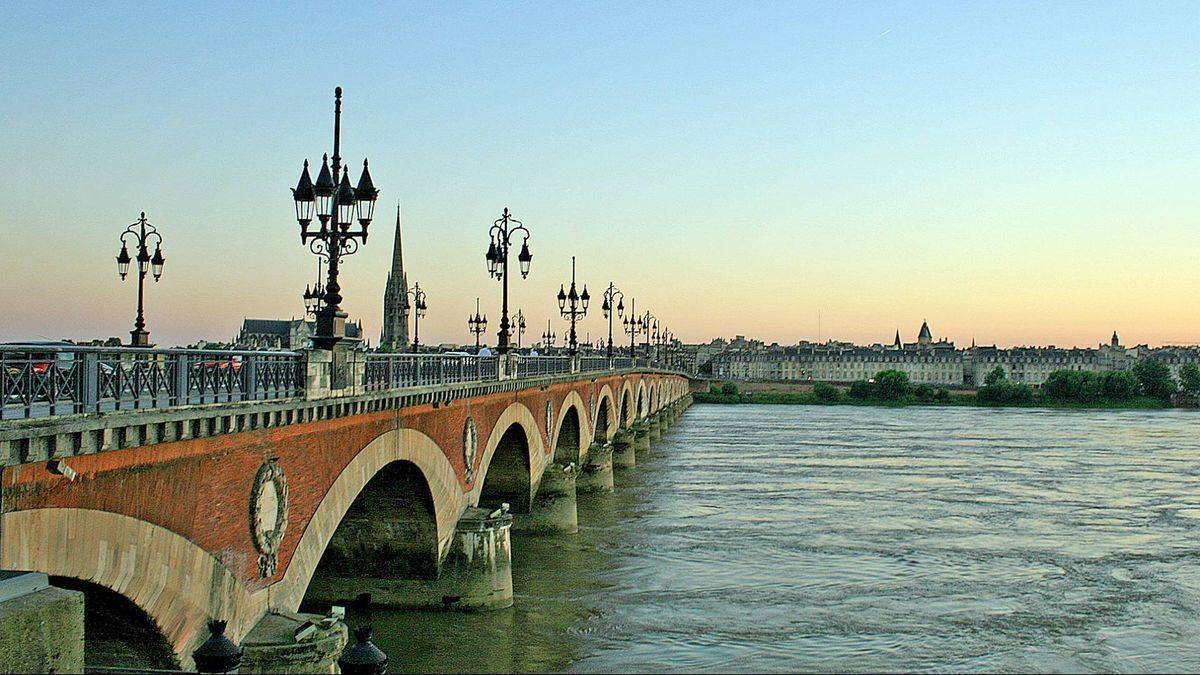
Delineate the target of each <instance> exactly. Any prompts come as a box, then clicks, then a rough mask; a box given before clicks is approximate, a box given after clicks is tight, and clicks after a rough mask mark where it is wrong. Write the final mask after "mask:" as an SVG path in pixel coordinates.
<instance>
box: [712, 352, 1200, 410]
mask: <svg viewBox="0 0 1200 675" xmlns="http://www.w3.org/2000/svg"><path fill="white" fill-rule="evenodd" d="M1198 396H1200V368H1197V367H1196V365H1195V364H1187V365H1185V366H1184V367H1183V368H1182V369H1181V370H1180V381H1179V382H1176V381H1175V378H1174V377H1172V376H1171V371H1170V369H1169V368H1168V367H1167V366H1166V364H1164V363H1162V362H1159V361H1156V360H1154V359H1146V360H1144V361H1141V362H1139V363H1138V364H1137V366H1135V367H1134V368H1133V370H1118V371H1111V372H1105V373H1095V372H1088V371H1079V370H1056V371H1054V372H1053V373H1050V376H1049V377H1048V378H1047V379H1046V382H1045V384H1044V385H1042V387H1041V389H1039V390H1037V391H1035V390H1034V389H1033V388H1032V387H1030V386H1029V385H1027V384H1021V383H1019V382H1013V381H1011V380H1009V379H1008V377H1007V375H1006V374H1005V372H1004V369H1003V368H1000V367H997V368H995V369H994V370H992V372H990V373H988V375H987V378H986V379H985V380H984V384H983V386H982V387H980V388H979V389H977V390H975V391H974V392H951V391H949V390H947V389H945V388H941V387H933V386H930V385H928V384H918V385H913V384H911V383H909V381H908V375H907V374H906V373H904V372H903V371H899V370H883V371H880V372H878V373H876V375H875V377H874V378H872V379H871V380H860V381H858V382H854V383H852V384H851V385H850V387H849V388H848V389H845V390H843V389H841V388H838V387H835V386H833V385H831V384H828V383H825V382H817V383H816V384H814V385H813V387H812V390H811V391H787V392H777V391H762V392H752V393H743V392H741V391H739V390H738V387H737V385H735V384H734V383H732V382H725V383H721V384H714V385H712V386H711V387H710V388H709V391H707V392H699V393H696V394H694V399H695V401H696V402H697V403H731V404H736V403H766V404H785V405H787V404H790V405H882V406H906V405H977V406H991V407H1025V408H1031V407H1051V408H1118V409H1146V408H1167V407H1171V406H1172V405H1182V406H1195V405H1196V400H1197V397H1198Z"/></svg>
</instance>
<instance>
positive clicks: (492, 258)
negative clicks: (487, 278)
mask: <svg viewBox="0 0 1200 675" xmlns="http://www.w3.org/2000/svg"><path fill="white" fill-rule="evenodd" d="M499 258H500V253H499V252H498V251H497V250H496V240H495V239H492V240H489V241H488V250H487V266H488V274H495V273H496V267H497V264H498V262H499Z"/></svg>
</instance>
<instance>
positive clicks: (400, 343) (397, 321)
mask: <svg viewBox="0 0 1200 675" xmlns="http://www.w3.org/2000/svg"><path fill="white" fill-rule="evenodd" d="M408 344H409V343H408V277H407V276H406V275H405V274H404V248H403V245H402V244H401V238H400V207H399V206H396V234H395V238H394V239H393V240H392V271H391V272H389V273H388V280H387V286H386V287H384V289H383V330H382V331H381V334H380V337H379V346H380V347H383V348H385V349H392V350H394V351H402V350H404V349H405V348H407V347H408Z"/></svg>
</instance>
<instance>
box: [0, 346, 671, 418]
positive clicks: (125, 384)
mask: <svg viewBox="0 0 1200 675" xmlns="http://www.w3.org/2000/svg"><path fill="white" fill-rule="evenodd" d="M321 354H323V355H324V356H321ZM629 368H647V369H656V368H658V366H657V365H656V364H655V363H654V362H653V361H651V360H650V359H647V358H636V359H634V358H629V357H617V358H613V359H609V358H607V357H604V356H595V355H591V356H575V357H570V356H523V355H510V356H476V355H470V354H454V353H441V354H383V353H373V352H341V353H339V355H338V356H336V357H334V356H331V353H330V352H292V351H233V350H197V349H156V348H132V347H83V346H75V345H58V344H55V345H46V344H11V345H0V403H2V405H0V420H15V419H29V418H42V417H52V416H60V415H70V414H80V413H102V412H111V411H122V410H134V409H142V408H160V409H161V408H176V407H180V406H185V405H198V404H207V403H236V402H244V401H259V400H270V399H286V398H293V397H303V398H307V399H314V400H315V399H324V398H330V397H337V396H346V395H356V394H359V393H365V392H383V391H389V390H402V389H407V388H414V387H431V386H438V385H454V384H460V383H473V382H492V381H499V380H510V379H518V378H542V377H557V376H563V375H571V374H573V373H597V372H604V371H612V370H625V369H629ZM315 374H316V375H317V376H316V377H314V375H315Z"/></svg>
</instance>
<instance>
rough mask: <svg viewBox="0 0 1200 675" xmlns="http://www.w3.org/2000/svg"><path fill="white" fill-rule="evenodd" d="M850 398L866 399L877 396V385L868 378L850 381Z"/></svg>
mask: <svg viewBox="0 0 1200 675" xmlns="http://www.w3.org/2000/svg"><path fill="white" fill-rule="evenodd" d="M849 393H850V398H853V399H858V400H860V401H865V400H867V399H870V398H875V387H874V386H873V385H872V384H871V383H870V382H867V381H866V380H858V381H857V382H851V383H850V392H849Z"/></svg>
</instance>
